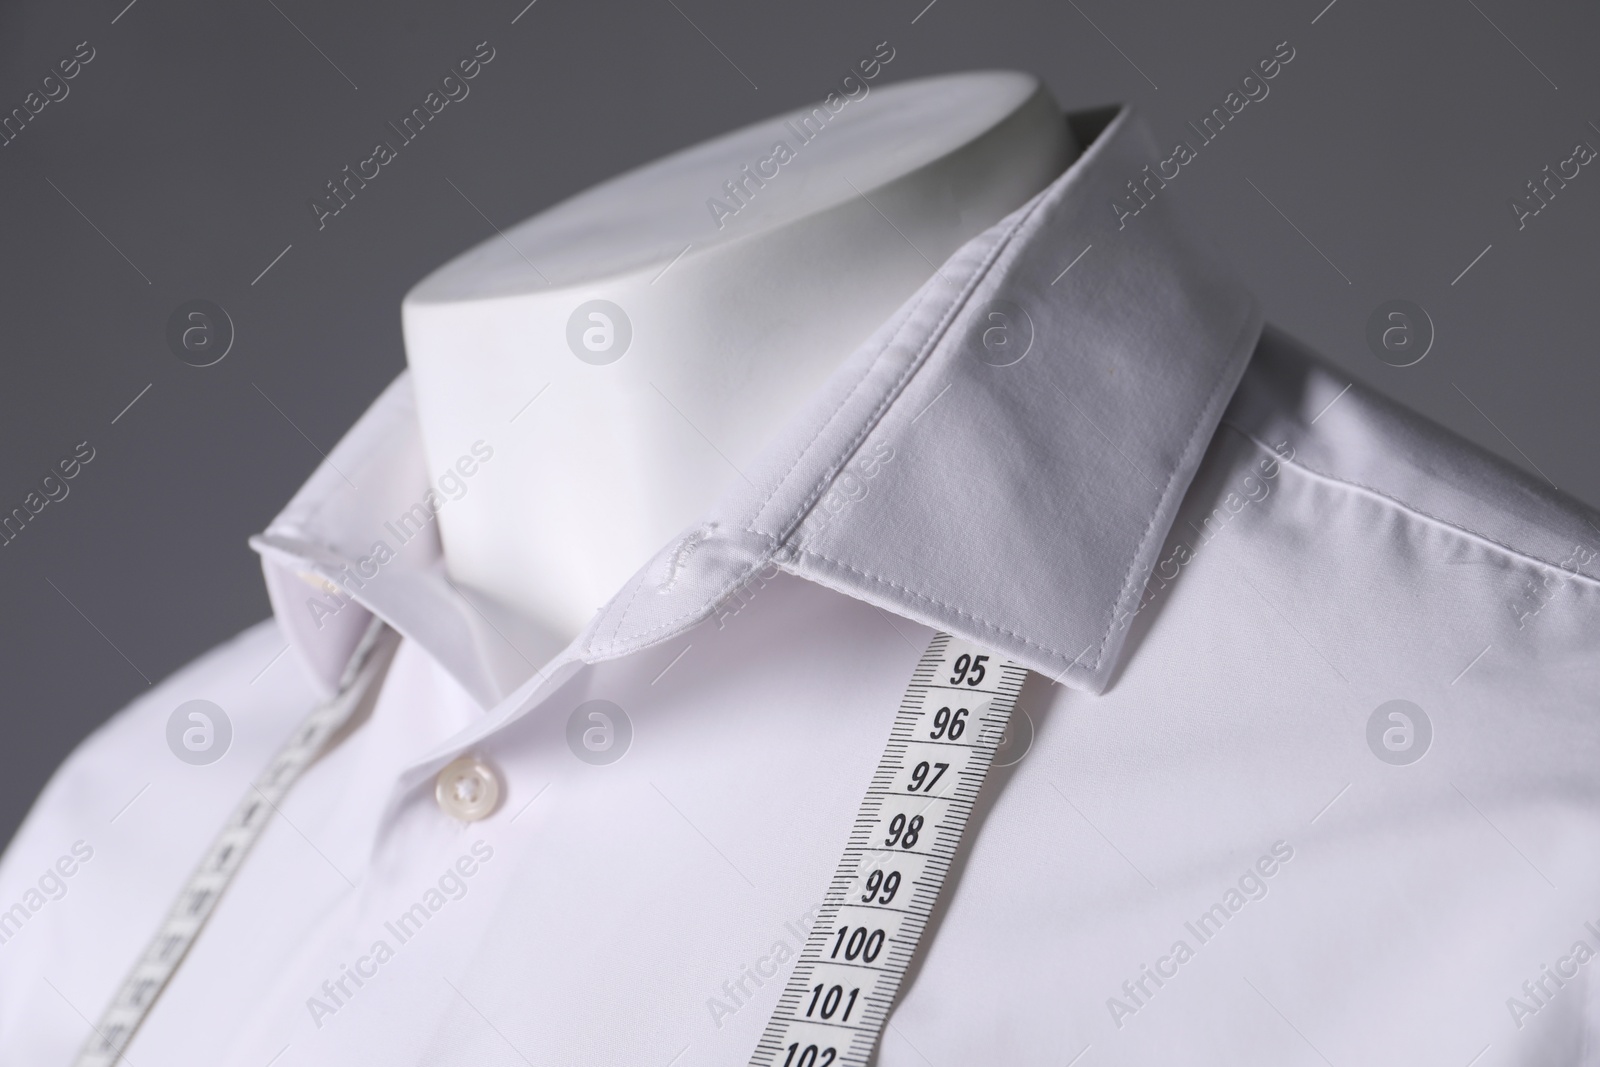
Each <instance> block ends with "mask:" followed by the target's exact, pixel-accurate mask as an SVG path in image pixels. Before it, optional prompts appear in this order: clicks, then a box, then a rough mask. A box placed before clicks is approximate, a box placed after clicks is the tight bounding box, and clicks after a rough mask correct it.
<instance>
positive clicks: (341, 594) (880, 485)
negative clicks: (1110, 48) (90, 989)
mask: <svg viewBox="0 0 1600 1067" xmlns="http://www.w3.org/2000/svg"><path fill="white" fill-rule="evenodd" d="M1068 122H1069V123H1070V124H1071V125H1072V128H1073V131H1074V133H1075V134H1077V135H1078V137H1079V140H1080V143H1085V144H1087V145H1088V147H1087V148H1086V150H1085V151H1084V152H1083V154H1082V155H1081V156H1080V157H1079V159H1078V160H1077V161H1076V162H1074V164H1073V165H1072V166H1071V167H1070V168H1068V169H1067V170H1066V171H1065V172H1064V173H1063V174H1062V175H1061V176H1060V177H1059V178H1057V179H1056V180H1055V181H1054V182H1053V183H1051V185H1050V186H1049V187H1048V188H1046V189H1045V190H1044V191H1043V192H1041V193H1039V194H1038V195H1037V196H1036V197H1034V198H1033V199H1032V200H1031V201H1029V202H1028V203H1027V204H1025V205H1024V206H1023V207H1021V208H1019V209H1018V210H1017V211H1015V212H1014V213H1012V214H1011V215H1010V216H1008V217H1007V218H1005V219H1003V220H1001V221H1000V222H999V223H997V224H996V225H994V226H993V227H992V228H990V229H989V230H988V231H986V232H985V233H983V234H981V235H979V236H978V237H976V238H974V239H973V240H972V241H971V242H969V243H968V244H967V245H965V246H964V247H963V248H962V249H960V250H959V251H958V252H957V253H956V254H955V255H953V256H952V257H951V258H950V259H949V260H948V261H947V262H945V263H944V264H943V265H942V266H941V267H940V268H939V270H938V271H937V272H936V273H935V275H934V277H933V278H931V279H930V280H929V281H928V282H927V283H926V284H925V285H924V286H923V287H922V288H921V289H920V290H919V291H918V292H917V293H916V294H915V295H914V296H913V297H912V298H911V299H910V300H909V301H908V302H907V303H906V304H905V305H904V306H903V307H902V308H901V309H900V310H899V311H898V312H897V313H896V314H895V315H894V316H893V317H892V318H891V319H889V320H888V321H887V322H885V323H884V324H883V326H882V327H880V328H879V330H878V331H876V333H875V334H874V336H873V337H872V338H870V339H869V340H868V341H867V342H866V343H865V344H864V345H862V346H861V348H859V349H858V350H857V351H856V352H855V353H854V354H853V355H851V356H850V358H849V359H848V360H846V361H845V362H844V364H843V365H842V366H841V367H840V368H839V370H838V371H837V372H835V373H834V374H833V375H832V376H831V377H830V379H829V380H828V382H827V383H826V385H825V386H824V388H823V389H822V390H821V391H820V392H819V393H818V394H817V395H816V396H814V397H813V398H812V399H811V400H810V401H809V402H808V403H807V405H806V407H805V408H804V410H803V411H802V412H801V413H800V414H799V415H798V416H797V417H796V418H795V419H793V420H792V421H791V422H790V423H789V425H788V426H787V427H786V428H785V429H783V430H782V431H781V432H780V433H779V434H778V436H777V438H776V439H775V440H774V441H773V442H772V444H771V445H770V446H769V447H768V448H767V449H766V451H765V452H764V453H763V455H762V457H761V459H760V460H759V462H758V463H757V465H756V466H755V468H754V469H748V470H747V471H746V472H745V473H746V474H747V476H748V482H746V481H742V480H741V481H740V482H739V483H738V484H735V485H734V486H732V487H731V488H730V489H729V490H728V491H727V493H726V494H725V495H724V496H723V497H722V499H721V500H720V501H719V502H718V503H717V505H716V506H715V507H714V508H713V509H712V511H711V513H710V514H709V515H707V516H706V519H705V521H704V522H702V523H701V524H700V525H698V526H697V527H695V528H693V529H691V530H689V531H686V532H685V533H684V534H683V535H682V536H681V537H678V538H675V539H674V540H673V541H671V542H670V543H669V544H667V545H665V546H663V548H662V549H661V551H660V552H659V553H658V554H657V555H656V557H655V558H654V559H652V560H651V561H650V562H649V563H647V564H646V565H645V566H644V567H643V568H641V570H640V571H639V572H638V573H637V574H636V575H635V576H634V577H633V578H632V579H631V580H630V581H629V582H628V583H627V584H626V585H625V586H624V587H623V588H622V589H621V590H619V591H618V593H617V594H616V595H615V596H614V597H613V598H612V599H611V601H610V602H608V603H607V604H606V605H605V606H604V607H602V608H601V609H600V611H599V612H598V613H597V614H596V615H595V617H594V618H593V619H592V620H591V622H590V623H589V625H588V626H587V627H586V629H585V630H584V632H583V633H582V634H581V635H579V637H578V638H577V640H576V641H575V642H574V647H573V649H572V651H574V652H575V653H576V654H577V656H578V657H579V658H581V659H585V660H591V661H592V660H598V659H605V658H611V657H615V656H622V655H626V654H628V653H631V652H634V651H637V650H639V649H641V648H644V647H647V646H650V645H653V644H657V643H660V642H662V641H666V640H669V639H670V638H672V637H674V636H677V635H679V634H681V633H683V632H684V631H685V630H687V629H688V628H690V627H692V626H694V625H696V624H698V623H700V622H703V621H705V620H706V619H708V618H711V617H713V616H715V615H717V614H719V613H722V614H726V613H728V612H729V611H730V610H731V607H732V606H733V605H736V604H737V603H738V598H739V597H740V596H741V595H742V594H744V593H745V591H746V589H747V588H748V587H749V586H751V585H752V584H753V583H756V582H759V581H760V580H761V578H762V576H763V575H767V576H768V577H770V575H771V574H772V573H774V572H775V571H776V570H783V571H787V572H789V573H792V574H796V575H799V576H801V577H803V578H806V579H808V580H810V581H813V582H816V583H819V584H821V585H824V586H827V587H829V588H832V589H836V590H838V591H840V592H842V593H845V594H848V595H850V596H852V597H856V598H858V599H861V600H865V601H867V602H870V603H873V604H876V605H878V606H880V607H882V608H884V609H885V610H887V611H890V612H893V613H896V614H898V615H901V616H904V617H907V618H911V619H915V620H917V621H919V622H923V623H926V624H927V625H929V626H933V627H935V628H938V629H941V630H947V631H950V632H952V633H954V634H956V635H958V636H961V637H963V638H966V639H968V640H971V641H974V642H977V643H980V644H984V645H987V646H988V647H991V648H993V649H994V650H995V651H996V652H998V653H1001V654H1003V655H1006V656H1009V657H1011V658H1014V659H1016V660H1017V661H1019V662H1021V663H1023V664H1025V665H1026V666H1028V667H1030V668H1032V669H1034V670H1037V671H1040V672H1042V673H1044V674H1046V675H1048V676H1049V677H1052V678H1055V679H1057V680H1059V681H1063V682H1065V683H1067V684H1069V685H1072V686H1074V687H1076V688H1080V689H1084V690H1088V691H1091V692H1100V691H1102V690H1103V689H1104V688H1105V687H1106V686H1107V684H1109V680H1110V678H1111V675H1112V673H1113V670H1114V668H1115V665H1116V663H1117V660H1118V657H1119V655H1120V652H1121V648H1122V643H1123V637H1124V635H1125V633H1126V627H1125V626H1124V625H1120V624H1121V623H1124V622H1125V621H1126V618H1127V616H1128V615H1129V614H1130V613H1131V612H1132V611H1133V610H1134V606H1135V605H1136V604H1137V601H1138V599H1139V596H1140V594H1141V591H1142V589H1143V586H1144V582H1145V579H1146V577H1147V575H1148V573H1149V571H1150V569H1151V567H1152V566H1153V565H1154V562H1155V558H1156V553H1157V551H1158V550H1159V548H1160V546H1161V543H1162V541H1163V540H1164V538H1165V536H1166V533H1167V530H1168V528H1169V526H1170V525H1171V523H1172V520H1173V516H1174V514H1175V513H1176V510H1177V507H1178V504H1179V503H1180V501H1181V499H1182V497H1183V494H1184V491H1185V490H1186V488H1187V487H1188V484H1189V481H1190V479H1191V478H1192V477H1193V475H1194V471H1195V468H1196V467H1197V466H1198V464H1199V461H1200V458H1201V456H1202V454H1203V452H1204V450H1205V447H1206V445H1207V443H1208V442H1209V440H1210V438H1211V434H1212V432H1213V431H1214V429H1215V428H1216V424H1217V422H1218V420H1219V418H1220V417H1221V414H1222V410H1223V408H1224V406H1225V405H1226V403H1227V401H1228V399H1229V397H1230V396H1231V395H1232V393H1233V390H1234V387H1235V386H1236V384H1237V383H1238V380H1239V377H1240V375H1241V374H1242V373H1243V371H1244V367H1245V364H1246V363H1247V361H1248V359H1249V356H1250V353H1251V351H1252V350H1253V348H1254V345H1255V342H1256V338H1257V336H1258V335H1259V333H1260V329H1261V319H1260V314H1259V310H1258V307H1257V304H1256V302H1255V300H1254V299H1253V298H1252V297H1251V295H1250V294H1249V293H1248V291H1246V290H1245V289H1244V287H1243V286H1242V285H1241V284H1240V283H1239V282H1238V281H1237V279H1236V278H1235V277H1234V275H1233V274H1232V272H1231V271H1228V270H1226V269H1224V268H1223V267H1222V266H1221V265H1220V264H1219V263H1218V262H1217V261H1216V260H1215V259H1214V258H1213V257H1212V255H1211V254H1210V252H1209V251H1208V250H1206V249H1204V248H1202V247H1201V246H1200V245H1199V244H1197V243H1196V242H1195V241H1193V240H1192V239H1191V238H1190V237H1189V236H1188V235H1187V234H1185V233H1184V232H1183V231H1182V229H1181V227H1180V226H1179V225H1178V224H1177V219H1176V218H1175V216H1174V214H1173V213H1172V212H1171V211H1170V210H1169V202H1168V198H1166V197H1165V196H1163V195H1161V190H1162V189H1163V188H1164V185H1165V183H1164V181H1163V179H1162V177H1161V176H1158V174H1157V172H1156V171H1154V170H1152V169H1151V167H1150V166H1149V165H1150V164H1151V162H1152V161H1154V160H1158V159H1162V158H1163V157H1164V155H1165V154H1164V153H1161V152H1159V151H1158V150H1157V149H1156V146H1155V142H1154V141H1153V139H1152V138H1151V136H1150V135H1149V133H1148V132H1147V130H1146V129H1145V127H1144V125H1143V123H1142V122H1141V121H1140V120H1139V119H1138V118H1137V117H1136V116H1135V115H1133V114H1132V112H1131V111H1130V109H1127V108H1123V109H1121V110H1120V111H1117V112H1112V111H1102V112H1096V113H1088V114H1078V115H1070V116H1068ZM1166 180H1167V181H1171V180H1173V176H1171V175H1167V176H1166ZM1134 208H1137V209H1138V210H1137V211H1134V210H1133V209H1134ZM419 502H422V503H424V505H425V506H426V507H428V508H434V507H437V506H448V499H447V498H444V497H442V496H441V495H440V494H439V493H438V492H437V491H436V490H434V489H433V488H432V487H430V486H429V484H428V475H427V468H426V464H425V461H424V459H423V453H422V448H421V444H420V437H419V432H418V427H417V420H416V412H415V408H414V404H413V401H412V397H411V386H410V379H409V375H408V374H401V375H400V376H399V378H397V379H396V380H395V381H394V383H392V384H391V385H390V386H389V388H388V389H386V390H385V391H384V393H383V395H382V396H380V397H379V398H378V400H377V401H376V402H375V403H374V404H373V405H372V407H371V408H370V409H369V410H368V411H367V412H366V413H365V414H364V415H363V416H362V417H361V419H360V420H359V421H358V422H357V423H356V425H355V426H354V427H353V428H352V429H351V430H350V432H349V433H348V434H347V435H346V436H345V438H344V439H343V440H342V441H341V442H340V443H339V445H338V446H337V447H336V448H335V449H334V451H333V452H332V453H331V454H330V455H329V457H328V459H327V461H326V462H324V463H323V464H322V465H321V466H320V467H319V468H318V469H317V471H316V472H315V473H314V474H313V475H312V477H311V478H310V480H309V481H308V482H307V483H306V485H305V486H304V487H303V488H302V489H301V490H300V491H299V492H298V493H297V494H296V495H295V497H294V499H293V500H291V501H290V503H289V505H288V507H286V508H285V509H284V511H283V513H282V514H280V515H279V516H278V517H277V518H276V519H274V520H273V521H272V523H271V524H269V526H268V527H267V530H266V531H265V532H264V533H262V534H260V535H258V536H257V537H255V538H253V539H252V541H251V543H252V545H253V546H254V547H255V548H256V549H257V550H258V551H259V552H260V553H261V555H262V558H263V566H264V569H265V571H266V581H267V588H268V591H269V595H270V596H271V598H272V603H273V609H274V611H275V613H276V614H277V616H278V619H279V621H280V624H281V625H282V627H283V629H284V631H285V633H286V634H287V636H288V638H289V641H290V643H291V644H292V645H293V646H294V647H295V648H296V649H297V650H298V652H299V654H300V655H301V657H302V659H303V661H304V662H305V663H306V665H307V666H308V667H309V669H310V670H311V673H312V675H313V676H314V677H315V678H316V679H317V680H318V681H319V682H320V683H321V684H323V685H324V686H331V685H332V683H333V681H334V680H335V679H336V678H337V676H338V674H339V672H340V670H341V669H342V668H343V666H344V663H345V661H346V660H347V659H348V657H349V655H350V652H351V650H352V649H353V648H354V645H355V642H356V641H357V640H358V639H359V636H360V634H361V632H362V630H363V628H364V627H365V624H366V622H367V620H368V619H369V618H370V616H371V614H374V613H375V614H377V615H379V616H380V617H382V618H383V619H384V620H385V621H387V622H388V623H389V624H390V625H392V626H394V628H395V629H397V630H399V631H400V632H401V633H402V634H404V635H405V636H407V637H408V638H411V639H412V640H414V641H416V642H418V643H419V644H421V645H423V646H424V647H425V648H426V649H427V650H428V651H429V652H430V653H431V654H432V655H433V656H434V658H435V659H436V660H437V661H438V662H439V663H440V664H441V665H442V666H443V667H444V668H445V669H446V670H448V671H449V672H450V673H451V674H452V675H453V676H454V677H455V678H456V680H457V681H458V682H460V684H461V685H462V686H463V687H464V688H465V689H466V690H467V691H468V692H469V693H471V694H472V696H473V697H474V698H475V699H476V700H477V701H478V702H479V703H480V704H482V705H483V706H484V707H485V708H488V707H491V706H493V705H495V704H496V703H498V702H499V701H500V700H501V699H503V698H504V697H505V696H506V695H507V694H508V693H510V692H512V691H513V690H514V689H515V688H516V687H517V686H518V685H519V684H520V683H521V682H523V681H525V680H526V679H527V678H529V677H530V676H531V675H533V674H534V672H535V669H534V664H533V663H532V662H530V661H529V660H528V659H527V658H525V657H524V656H523V655H522V654H521V653H520V652H519V651H518V650H517V648H516V647H515V646H516V644H517V640H516V636H517V635H516V634H515V633H509V632H508V630H507V626H508V625H509V620H505V619H499V620H497V622H498V625H497V622H492V621H491V620H490V618H489V616H488V615H486V614H485V612H484V607H483V606H482V605H480V604H475V603H473V602H472V601H471V600H469V599H467V597H466V596H465V595H463V593H462V592H460V591H459V590H458V589H457V588H456V587H455V586H453V585H452V584H451V583H450V582H449V581H448V579H447V578H446V576H445V570H444V561H443V554H442V549H441V547H440V544H439V540H438V534H437V527H436V524H433V523H428V524H426V526H425V528H424V529H422V530H420V531H419V532H416V533H414V534H412V536H411V537H410V538H408V540H407V541H406V542H405V543H404V544H403V545H400V544H396V543H395V542H396V540H397V538H396V537H395V536H394V533H395V531H394V530H392V529H386V528H385V526H384V523H385V521H386V520H387V519H389V518H390V517H392V516H395V515H399V514H402V513H405V512H407V511H408V510H409V509H411V508H412V506H413V505H415V504H417V503H419ZM407 532H410V531H409V528H408V530H407ZM380 544H382V545H383V546H384V547H385V548H387V549H388V553H387V555H388V556H389V558H388V559H378V557H380V556H382V555H384V554H385V553H384V552H383V551H382V550H381V549H380V548H379V545H380Z"/></svg>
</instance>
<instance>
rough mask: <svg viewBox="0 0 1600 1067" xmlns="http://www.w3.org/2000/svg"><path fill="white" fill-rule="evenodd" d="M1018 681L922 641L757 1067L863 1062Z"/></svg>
mask: <svg viewBox="0 0 1600 1067" xmlns="http://www.w3.org/2000/svg"><path fill="white" fill-rule="evenodd" d="M946 677H948V678H949V681H948V682H946V681H943V680H942V679H944V678H946ZM1026 677H1027V670H1026V669H1025V668H1023V667H1020V666H1018V665H1016V664H1014V663H1012V662H1010V661H1009V660H1005V659H1002V658H1000V657H997V656H995V655H994V654H993V653H989V652H986V651H984V650H983V649H981V648H979V647H977V646H975V645H972V644H969V643H967V642H963V641H958V640H956V639H955V638H952V637H951V636H950V635H948V634H945V633H940V634H936V635H935V636H934V638H933V640H932V641H931V642H930V643H929V645H928V648H927V651H925V652H924V653H923V655H922V658H921V660H919V661H918V664H917V667H916V669H915V670H914V671H913V672H912V675H911V681H910V683H909V684H908V685H907V687H906V692H905V696H904V697H903V698H902V699H901V701H900V707H899V710H898V712H897V713H896V715H895V721H894V725H893V727H892V728H891V729H890V732H889V740H888V741H887V743H886V744H885V745H884V750H883V755H882V757H881V758H880V759H879V761H878V766H877V768H876V769H875V770H874V772H873V775H872V778H871V780H870V782H869V784H868V787H867V791H866V795H865V796H864V797H863V799H862V802H861V805H860V806H859V808H858V809H857V812H856V819H855V823H854V825H853V826H852V828H851V831H850V836H849V838H848V839H847V841H846V844H845V848H844V852H843V855H842V856H841V858H840V860H839V865H838V866H837V867H836V868H835V871H834V875H833V878H832V880H831V881H830V883H829V888H828V891H827V892H826V894H824V896H823V904H822V907H821V909H820V912H819V915H818V918H817V922H816V925H815V926H813V927H812V930H811V933H810V935H809V936H808V938H807V940H806V943H805V946H804V947H803V948H802V950H801V953H800V958H799V959H798V960H797V961H796V963H795V967H794V970H793V971H792V972H791V973H790V976H789V980H788V982H787V983H786V984H785V986H784V990H783V993H782V994H781V995H780V996H779V998H778V1003H777V1006H776V1007H774V1008H773V1011H772V1015H771V1017H770V1018H769V1019H768V1021H767V1026H766V1029H765V1030H764V1031H763V1033H762V1036H761V1040H760V1042H759V1043H758V1044H757V1045H756V1049H755V1052H754V1054H753V1055H752V1056H751V1058H750V1061H749V1062H750V1064H751V1067H865V1064H866V1063H867V1060H868V1058H869V1057H870V1056H871V1054H872V1050H873V1048H874V1047H875V1046H876V1044H877V1041H878V1036H879V1034H880V1033H881V1032H882V1030H883V1027H884V1025H885V1023H886V1022H887V1021H888V1017H889V1010H890V1008H892V1007H893V1005H894V1000H895V997H896V995H897V994H898V993H899V991H900V984H901V982H902V981H903V979H904V977H905V972H906V969H907V968H908V967H909V966H910V964H911V961H912V958H913V957H914V956H915V954H916V950H917V947H918V945H919V944H920V942H921V940H922V935H923V934H924V932H926V930H927V926H928V922H929V919H930V918H931V916H932V913H933V909H934V907H935V906H936V905H937V903H938V899H939V893H940V891H941V890H942V889H943V887H944V883H945V879H946V878H947V877H948V875H949V873H950V869H951V866H952V863H953V862H954V858H955V855H956V852H957V851H958V849H959V848H960V845H961V837H962V834H963V832H964V831H965V829H966V824H967V820H968V818H969V817H970V816H971V814H972V811H973V810H974V808H975V807H976V805H977V799H978V794H979V791H980V790H981V789H982V786H983V780H984V778H985V776H986V775H987V773H988V770H989V766H990V764H991V763H993V761H994V753H995V749H996V748H997V747H998V746H999V744H1000V741H1001V739H1002V737H1003V736H1004V733H1005V727H1006V724H1007V723H1008V721H1009V720H1010V716H1011V711H1012V708H1013V707H1014V706H1015V704H1016V699H1017V694H1018V693H1019V692H1020V691H1021V689H1022V683H1023V681H1024V679H1026ZM986 681H987V682H988V683H989V684H987V685H985V684H984V683H985V682H986ZM945 692H959V693H961V694H962V695H967V696H971V697H972V698H973V699H972V700H971V701H969V702H967V705H966V706H960V705H961V702H958V701H953V700H952V701H950V702H949V703H941V702H940V700H939V699H935V697H936V695H939V696H942V694H943V693H945ZM936 709H937V710H936ZM863 890H864V891H865V892H863ZM841 954H842V956H843V958H840V957H841ZM846 1034H847V1035H849V1036H848V1038H845V1037H843V1036H842V1035H846ZM841 1046H843V1047H841Z"/></svg>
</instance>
